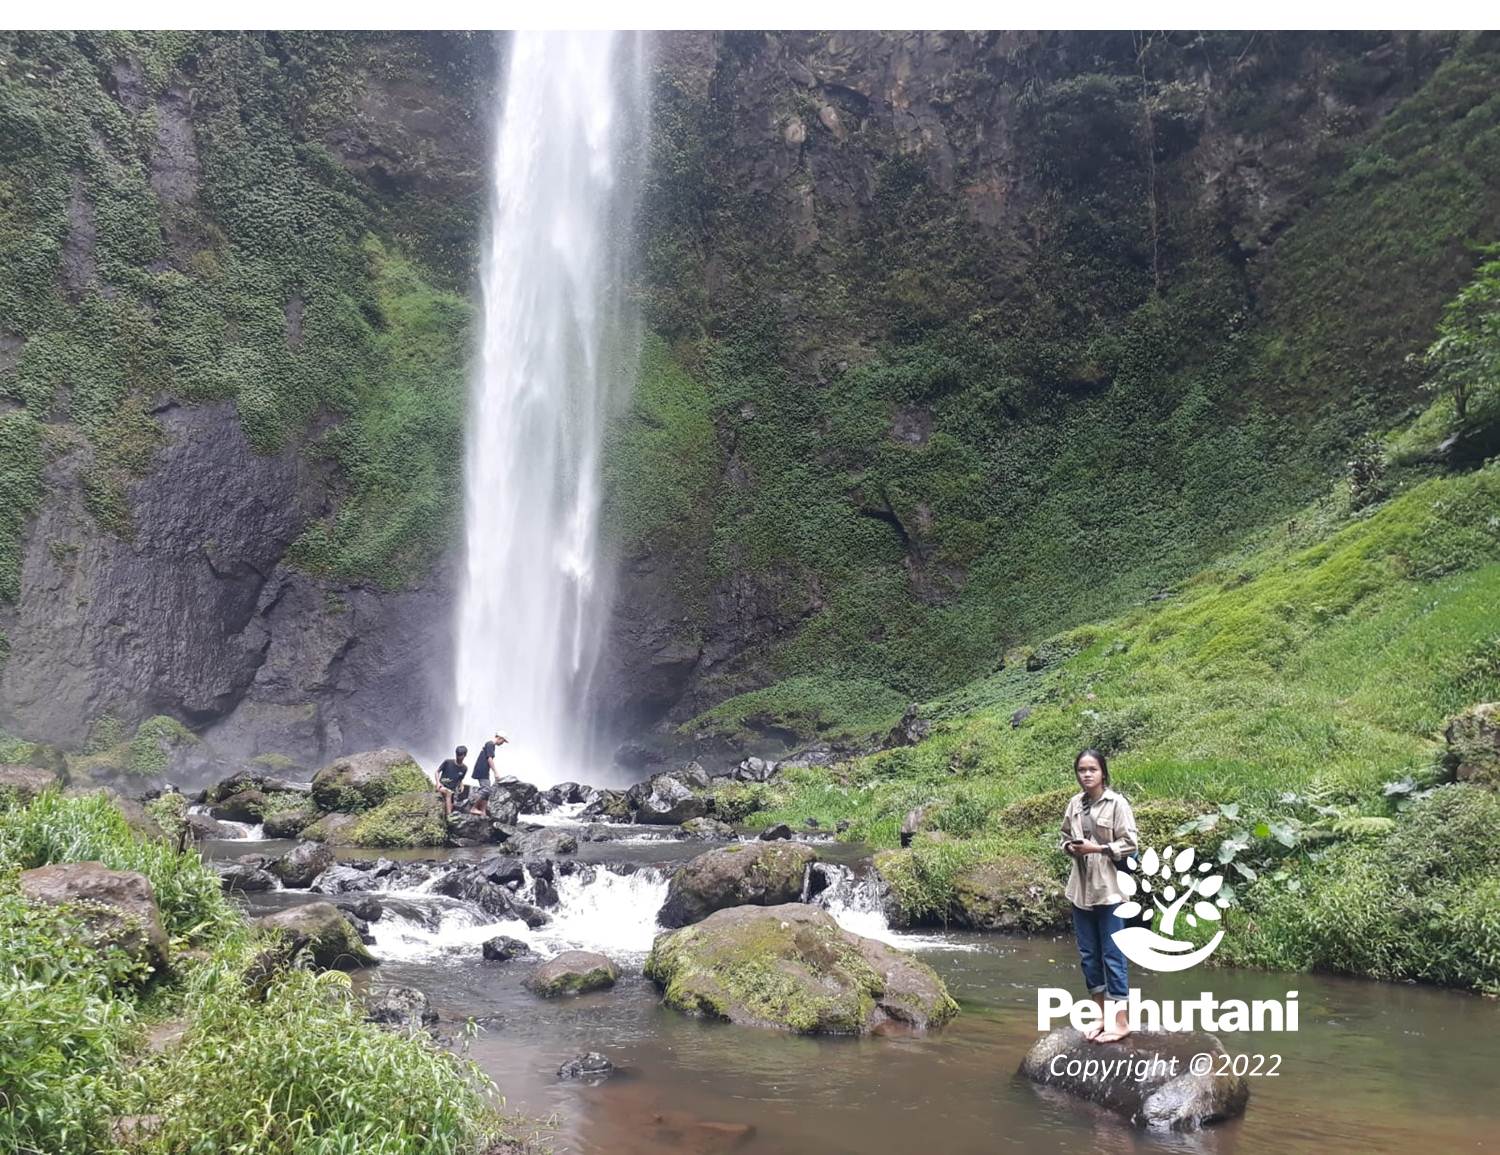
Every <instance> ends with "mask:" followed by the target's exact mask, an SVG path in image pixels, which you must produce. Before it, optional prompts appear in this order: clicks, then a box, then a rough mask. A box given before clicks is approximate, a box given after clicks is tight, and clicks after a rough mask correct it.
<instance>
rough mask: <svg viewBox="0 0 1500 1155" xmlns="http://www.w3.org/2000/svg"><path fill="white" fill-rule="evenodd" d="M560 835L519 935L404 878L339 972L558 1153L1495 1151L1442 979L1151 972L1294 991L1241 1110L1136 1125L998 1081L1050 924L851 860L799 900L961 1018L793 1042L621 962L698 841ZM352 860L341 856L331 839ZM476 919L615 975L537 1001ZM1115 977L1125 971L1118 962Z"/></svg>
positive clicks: (1026, 1029)
mask: <svg viewBox="0 0 1500 1155" xmlns="http://www.w3.org/2000/svg"><path fill="white" fill-rule="evenodd" d="M615 833H617V834H621V835H624V838H623V840H619V841H609V842H584V843H582V845H581V847H580V853H579V855H578V856H577V858H578V860H579V861H582V862H585V863H587V864H589V866H588V868H587V869H586V870H585V871H584V872H583V874H587V875H591V876H592V877H590V878H588V879H587V880H585V879H584V878H583V875H582V874H580V875H574V876H572V877H569V878H559V880H558V890H559V896H560V907H559V909H557V910H556V911H554V913H553V921H552V923H550V924H549V925H548V926H545V927H542V928H540V929H539V930H537V931H534V932H533V931H528V930H527V929H526V928H525V927H524V926H523V925H522V924H521V923H519V922H516V921H508V922H505V923H503V924H502V923H496V921H495V920H494V919H492V918H490V917H489V916H487V915H483V914H481V913H479V912H478V911H475V910H472V909H470V908H467V907H465V906H464V905H463V904H462V903H460V902H458V901H457V900H453V899H446V898H442V897H439V896H437V895H432V894H428V893H426V892H425V887H426V885H427V884H426V883H422V882H418V883H416V884H414V885H412V884H408V885H405V886H403V887H402V888H401V893H399V894H395V895H378V897H381V898H383V899H385V900H386V904H387V913H386V915H385V916H384V917H383V918H382V919H380V920H378V921H377V922H375V923H374V924H372V928H371V929H372V932H373V935H374V938H375V943H374V945H373V946H372V947H371V949H372V951H373V952H374V953H375V954H376V955H377V956H379V957H380V958H381V959H382V965H381V966H380V967H379V968H378V969H377V970H371V971H367V972H364V973H362V974H361V975H358V976H356V983H357V984H358V985H360V986H373V987H377V988H378V987H380V986H383V985H391V984H400V985H410V986H415V987H418V988H419V989H421V990H423V991H425V992H426V993H427V995H428V996H429V997H430V999H431V1000H432V1003H433V1006H434V1008H435V1009H436V1010H437V1011H438V1012H439V1014H440V1016H441V1019H442V1022H441V1025H440V1029H441V1030H442V1031H444V1032H445V1033H448V1034H451V1035H455V1036H458V1037H460V1038H461V1037H462V1033H463V1032H462V1029H461V1028H462V1025H463V1024H464V1022H465V1021H466V1020H469V1019H472V1020H474V1021H475V1024H476V1028H477V1030H476V1033H475V1034H474V1035H473V1036H472V1037H471V1038H470V1039H468V1040H467V1041H466V1042H460V1043H459V1044H457V1045H459V1046H461V1047H462V1048H463V1049H465V1050H466V1051H467V1053H468V1054H469V1056H470V1057H471V1058H473V1059H474V1060H475V1061H476V1062H477V1063H478V1064H479V1066H480V1067H481V1068H482V1069H483V1070H484V1071H485V1072H486V1073H488V1074H489V1075H490V1076H491V1077H492V1078H493V1079H494V1080H495V1082H496V1083H497V1084H498V1085H499V1086H500V1087H501V1088H502V1089H503V1090H504V1092H505V1095H506V1097H507V1101H508V1104H509V1106H510V1107H512V1108H514V1109H516V1110H519V1111H521V1112H524V1113H525V1114H527V1115H529V1116H532V1117H534V1118H543V1119H548V1118H550V1119H551V1121H552V1123H553V1124H554V1126H553V1127H552V1128H551V1129H549V1130H547V1131H546V1132H544V1134H545V1136H546V1137H547V1139H548V1140H549V1141H550V1142H551V1143H552V1144H553V1147H554V1149H555V1150H557V1151H559V1152H576V1153H579V1155H606V1153H607V1155H635V1153H640V1155H668V1153H709V1152H717V1151H739V1152H746V1153H750V1155H757V1153H766V1155H770V1153H772V1152H776V1153H797V1152H808V1153H813V1152H816V1153H818V1155H844V1153H850V1155H852V1153H855V1152H859V1153H863V1155H883V1153H887V1152H889V1153H891V1155H896V1153H898V1152H900V1153H909V1152H919V1153H926V1152H944V1153H951V1155H967V1153H971V1152H972V1153H975V1155H978V1153H981V1152H994V1151H1002V1150H1004V1151H1012V1150H1013V1151H1025V1152H1076V1151H1079V1150H1088V1149H1092V1150H1110V1151H1120V1152H1156V1151H1187V1152H1209V1153H1230V1152H1257V1153H1259V1152H1299V1153H1304V1152H1305V1153H1311V1152H1360V1153H1369V1152H1384V1151H1390V1152H1398V1151H1399V1152H1409V1151H1418V1150H1420V1151H1425V1152H1459V1151H1486V1150H1497V1149H1500V1142H1497V1139H1496V1135H1497V1134H1500V1095H1497V1094H1496V1093H1495V1092H1496V1089H1497V1084H1500V1080H1497V1077H1496V1075H1497V1071H1500V1042H1497V1029H1500V1007H1497V1005H1496V1003H1495V1002H1493V1001H1490V1000H1484V999H1480V998H1478V997H1475V996H1470V995H1465V994H1461V993H1458V992H1453V991H1444V990H1437V989H1432V988H1425V987H1417V986H1402V985H1393V984H1387V983H1375V982H1366V981H1361V980H1355V979H1343V978H1337V977H1330V976H1313V975H1282V974H1274V973H1266V972H1252V971H1242V970H1235V969H1230V968H1209V969H1203V968H1200V969H1199V970H1198V971H1196V972H1193V973H1190V974H1188V975H1177V976H1173V975H1162V976H1151V977H1150V978H1149V979H1147V980H1146V982H1145V983H1144V985H1145V987H1146V991H1145V993H1146V994H1147V995H1148V996H1153V997H1158V998H1185V997H1193V996H1195V995H1197V994H1198V993H1199V992H1200V991H1202V990H1203V989H1205V988H1211V989H1212V990H1213V992H1214V993H1215V995H1216V996H1217V997H1219V998H1220V999H1225V998H1243V999H1251V998H1276V999H1281V998H1284V997H1285V995H1286V992H1287V991H1289V990H1295V991H1298V992H1299V1003H1300V1006H1301V1030H1300V1031H1299V1032H1297V1033H1293V1034H1263V1035H1237V1036H1236V1035H1226V1036H1223V1041H1224V1043H1225V1046H1226V1048H1227V1049H1228V1050H1229V1051H1230V1052H1231V1053H1235V1052H1247V1053H1261V1054H1267V1055H1270V1054H1277V1055H1280V1056H1281V1057H1282V1058H1281V1062H1280V1065H1279V1074H1278V1075H1277V1076H1275V1077H1270V1078H1266V1077H1262V1078H1258V1079H1254V1080H1252V1086H1251V1100H1250V1105H1249V1108H1248V1110H1247V1112H1246V1114H1245V1116H1244V1118H1243V1119H1240V1120H1236V1121H1233V1122H1230V1123H1227V1124H1223V1125H1221V1126H1217V1127H1212V1128H1208V1129H1206V1130H1204V1131H1202V1132H1199V1133H1196V1134H1191V1135H1163V1134H1149V1133H1146V1132H1142V1131H1137V1130H1134V1129H1132V1128H1130V1127H1129V1126H1127V1125H1125V1124H1124V1123H1122V1122H1120V1121H1119V1120H1118V1119H1117V1118H1116V1117H1114V1116H1112V1115H1109V1114H1107V1113H1105V1112H1103V1111H1100V1110H1098V1109H1095V1108H1093V1107H1090V1106H1088V1105H1086V1104H1082V1103H1080V1102H1078V1101H1076V1100H1073V1099H1071V1098H1068V1097H1066V1096H1062V1095H1059V1094H1056V1093H1054V1092H1049V1091H1044V1090H1041V1089H1038V1088H1036V1087H1034V1086H1032V1085H1031V1084H1029V1083H1027V1082H1024V1081H1022V1080H1020V1079H1018V1078H1017V1077H1015V1074H1014V1072H1015V1070H1016V1067H1017V1065H1018V1064H1019V1063H1020V1061H1021V1057H1022V1056H1023V1055H1024V1054H1025V1052H1026V1050H1027V1048H1028V1047H1029V1046H1030V1045H1031V1044H1032V1043H1033V1042H1034V1041H1035V1040H1036V1037H1037V1034H1036V1029H1035V1015H1036V1009H1035V1008H1036V991H1037V988H1038V987H1040V986H1067V987H1071V988H1074V989H1076V988H1077V980H1078V972H1077V963H1076V955H1075V953H1074V948H1073V943H1072V940H1071V939H1070V938H1056V939H1049V938H1021V937H1011V936H1005V935H979V934H970V933H941V934H938V933H926V934H921V935H901V934H897V933H895V932H892V931H890V930H889V929H888V928H887V927H885V925H884V920H883V919H882V918H881V917H880V915H879V914H878V912H877V911H875V910H873V909H859V908H860V907H861V906H864V907H872V906H873V905H874V904H873V902H861V901H860V895H861V894H862V893H867V889H868V888H864V889H863V890H862V884H861V883H860V881H859V878H858V876H857V875H854V874H849V875H845V874H844V873H843V872H839V874H840V876H841V877H842V878H843V879H844V881H843V882H839V883H836V885H835V886H834V887H831V888H830V889H829V891H827V892H825V894H824V895H822V896H820V897H819V898H818V899H816V900H815V901H820V902H826V903H829V904H830V906H829V909H830V912H831V913H833V914H834V916H835V917H836V918H838V919H839V920H840V922H841V923H843V924H844V925H845V926H847V927H849V928H851V929H855V930H857V931H859V932H860V933H866V934H869V933H875V934H878V935H880V936H881V937H886V938H889V939H891V940H892V941H895V942H897V943H899V944H901V945H904V946H907V947H909V948H912V949H914V950H916V951H917V953H919V954H920V955H921V956H922V957H923V958H924V959H925V960H926V961H927V962H928V963H930V964H931V965H932V966H933V967H934V968H935V969H936V970H937V971H938V973H939V974H941V975H942V976H943V978H944V979H945V980H946V982H947V983H948V986H949V990H950V991H951V992H952V994H953V995H954V997H955V998H956V999H958V1001H959V1003H960V1005H961V1007H962V1013H961V1014H960V1015H959V1017H958V1018H957V1019H956V1020H955V1021H954V1022H953V1023H952V1024H950V1025H949V1026H948V1027H946V1028H945V1029H943V1030H941V1031H936V1032H932V1033H931V1034H928V1035H925V1036H922V1035H915V1036H912V1035H908V1036H894V1037H879V1038H869V1039H846V1038H799V1037H793V1036H786V1035H780V1034H775V1033H770V1032H761V1031H756V1030H752V1029H748V1028H742V1027H735V1026H731V1025H728V1024H721V1023H711V1022H703V1021H699V1020H694V1019H689V1018H687V1017H685V1016H682V1015H680V1014H678V1013H676V1012H674V1011H670V1010H667V1009H665V1008H663V1007H662V1006H661V1005H660V1003H659V999H658V996H657V993H656V991H655V989H654V988H653V987H652V986H651V984H650V983H648V982H647V981H646V980H645V979H644V978H643V977H642V976H641V974H640V964H641V962H642V961H643V960H644V957H645V953H646V951H647V950H648V949H649V947H650V942H651V938H652V936H653V934H654V933H655V932H656V927H655V911H656V908H657V906H658V905H659V904H660V902H661V900H662V897H663V896H664V894H665V889H666V881H665V877H666V872H667V871H668V870H669V869H670V868H671V866H672V865H673V863H674V862H676V861H679V860H681V859H683V858H686V857H690V856H692V855H694V854H698V853H701V852H702V851H703V850H704V849H705V847H704V845H703V844H702V843H685V842H679V841H675V840H669V839H663V838H660V837H653V836H652V835H651V833H650V832H648V831H645V830H643V828H630V829H628V830H624V831H616V832H615ZM290 845H291V844H290V843H264V842H263V843H247V842H238V843H219V844H215V845H213V846H211V847H210V852H211V853H214V854H218V855H232V854H237V853H243V852H244V851H246V850H251V849H253V850H255V851H258V852H264V853H274V852H277V851H279V850H280V849H281V848H283V847H289V846H290ZM819 851H820V857H821V858H822V859H823V860H824V861H831V862H834V863H840V862H843V863H853V862H855V861H856V860H857V859H858V858H859V857H860V848H858V847H850V846H847V845H843V844H837V843H825V844H821V845H820V846H819ZM484 853H485V852H484V851H481V850H474V851H452V852H432V851H426V852H409V853H406V854H391V855H388V856H389V857H391V858H394V859H398V860H430V859H433V858H434V857H437V856H439V855H440V856H441V857H443V858H445V859H450V860H451V859H458V860H462V859H467V858H479V857H483V856H484ZM355 856H361V857H369V856H371V855H369V854H368V852H353V853H351V855H349V857H351V858H352V857H355ZM320 897H322V896H318V895H310V894H308V893H307V892H301V891H278V892H273V893H270V894H264V895H251V896H248V897H247V899H246V901H247V903H248V904H249V905H250V907H251V908H252V910H264V909H267V908H273V907H279V906H283V905H286V904H288V903H295V902H304V901H308V900H309V899H314V898H320ZM497 933H506V934H511V935H514V936H515V937H518V938H522V939H525V940H526V941H528V942H530V943H531V944H532V945H533V946H534V947H535V949H536V950H537V951H539V952H540V953H542V954H551V953H555V952H556V951H558V950H562V949H568V948H571V947H582V948H585V949H596V950H603V951H604V952H605V953H607V954H609V955H610V956H611V957H612V958H614V959H615V961H616V962H617V963H619V964H620V966H621V969H622V971H623V972H624V974H623V976H622V978H621V981H620V982H619V984H618V985H617V986H616V987H615V988H614V989H613V990H610V991H607V992H600V993H596V994H591V995H584V996H581V997H575V998H570V999H561V1000H543V999H539V998H537V997H535V996H533V995H531V994H530V993H529V992H527V991H526V990H525V989H524V988H523V986H522V980H523V979H524V978H525V976H526V975H527V973H528V972H529V971H530V969H531V967H532V965H534V962H535V960H532V961H531V962H528V961H527V960H524V959H523V960H517V961H513V962H509V963H495V962H489V961H486V960H484V959H483V958H482V956H481V952H480V944H481V943H482V942H483V941H484V940H485V939H486V938H489V937H491V936H493V935H494V934H497ZM1137 981H1139V978H1138V979H1137ZM583 1051H600V1052H603V1053H604V1054H605V1055H607V1056H608V1057H609V1059H610V1060H611V1061H612V1062H613V1063H615V1065H616V1066H617V1068H619V1070H618V1072H617V1073H616V1074H615V1075H614V1077H612V1078H611V1079H609V1080H607V1081H605V1082H603V1083H601V1084H598V1085H593V1086H590V1085H587V1084H582V1083H577V1082H564V1081H560V1080H559V1079H558V1078H557V1075H556V1071H557V1068H558V1066H559V1065H560V1064H561V1063H563V1062H564V1061H566V1060H567V1059H570V1058H572V1057H573V1056H575V1055H577V1054H579V1053H580V1052H583Z"/></svg>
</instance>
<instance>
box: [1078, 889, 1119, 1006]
mask: <svg viewBox="0 0 1500 1155" xmlns="http://www.w3.org/2000/svg"><path fill="white" fill-rule="evenodd" d="M1116 905H1117V904H1116V903H1113V902H1110V903H1105V904H1103V905H1101V906H1075V907H1073V933H1074V934H1075V935H1077V936H1078V961H1079V962H1080V963H1082V964H1083V981H1084V982H1086V983H1087V984H1088V987H1089V993H1090V994H1094V995H1097V994H1104V995H1106V997H1108V998H1111V999H1123V998H1126V997H1127V996H1128V995H1129V994H1130V973H1129V971H1128V970H1127V969H1126V965H1125V956H1124V955H1123V954H1121V953H1120V948H1119V947H1117V946H1116V945H1115V940H1114V933H1115V931H1117V930H1119V929H1120V928H1121V927H1123V926H1124V925H1125V920H1124V919H1122V918H1120V917H1118V916H1117V915H1116V914H1115V907H1116Z"/></svg>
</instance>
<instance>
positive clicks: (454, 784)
mask: <svg viewBox="0 0 1500 1155" xmlns="http://www.w3.org/2000/svg"><path fill="white" fill-rule="evenodd" d="M468 753H469V748H468V747H467V746H460V747H458V749H456V750H454V751H453V757H452V758H449V759H447V760H446V761H444V763H443V764H442V765H441V766H439V767H438V769H437V792H438V797H439V798H441V799H442V800H443V814H444V815H451V814H452V813H453V800H454V798H455V796H457V795H458V792H459V788H460V787H461V786H463V782H464V775H466V774H468V772H469V768H468V767H467V766H465V765H464V757H465V756H466V755H467V754H468Z"/></svg>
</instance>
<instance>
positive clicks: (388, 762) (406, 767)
mask: <svg viewBox="0 0 1500 1155" xmlns="http://www.w3.org/2000/svg"><path fill="white" fill-rule="evenodd" d="M424 789H425V790H428V791H431V790H432V784H431V783H430V782H429V781H428V779H427V775H425V774H423V773H422V768H421V767H420V766H418V765H417V760H416V759H415V758H413V757H412V756H411V755H410V754H408V753H407V752H406V751H405V750H397V749H394V748H387V749H383V750H367V751H365V752H364V753H362V754H350V755H347V756H346V757H343V758H339V759H336V760H335V761H333V762H330V763H329V764H328V765H327V766H324V767H323V768H322V769H321V770H319V771H318V772H317V773H316V774H314V775H313V780H312V796H313V801H314V802H315V803H316V804H317V806H318V809H320V810H336V811H342V812H344V813H355V812H358V811H361V810H373V809H374V808H375V807H377V806H379V805H380V804H381V803H383V802H385V801H386V800H387V799H389V798H392V797H394V796H395V795H397V794H404V793H408V792H411V791H415V790H424Z"/></svg>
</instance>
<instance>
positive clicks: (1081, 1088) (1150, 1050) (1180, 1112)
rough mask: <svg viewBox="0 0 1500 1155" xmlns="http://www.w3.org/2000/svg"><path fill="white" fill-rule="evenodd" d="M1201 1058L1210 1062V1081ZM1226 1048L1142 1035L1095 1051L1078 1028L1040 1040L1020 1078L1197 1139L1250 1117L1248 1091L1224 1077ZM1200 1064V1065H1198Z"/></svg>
mask: <svg viewBox="0 0 1500 1155" xmlns="http://www.w3.org/2000/svg"><path fill="white" fill-rule="evenodd" d="M1195 1055H1209V1056H1211V1057H1212V1058H1211V1062H1210V1069H1209V1071H1208V1072H1207V1073H1206V1074H1197V1073H1194V1071H1193V1070H1192V1060H1193V1056H1195ZM1223 1055H1224V1046H1223V1044H1222V1043H1220V1042H1219V1040H1218V1039H1217V1038H1216V1037H1215V1036H1213V1035H1208V1034H1202V1033H1194V1032H1184V1031H1137V1032H1136V1033H1135V1034H1133V1035H1130V1036H1128V1037H1126V1038H1124V1039H1122V1040H1120V1041H1119V1042H1114V1043H1093V1042H1090V1041H1089V1040H1087V1039H1085V1038H1084V1037H1083V1035H1082V1034H1081V1033H1080V1032H1078V1031H1075V1030H1074V1029H1073V1028H1072V1027H1061V1028H1059V1029H1057V1030H1054V1031H1052V1032H1050V1033H1049V1034H1046V1035H1044V1036H1042V1037H1041V1038H1040V1039H1038V1040H1037V1041H1036V1044H1035V1045H1034V1046H1033V1047H1032V1048H1031V1050H1030V1051H1028V1052H1027V1054H1026V1057H1025V1058H1024V1059H1023V1060H1022V1061H1021V1074H1022V1075H1024V1076H1025V1077H1026V1078H1028V1079H1030V1080H1031V1081H1032V1082H1034V1083H1040V1084H1041V1085H1043V1086H1046V1087H1055V1088H1056V1089H1058V1090H1060V1091H1065V1092H1067V1093H1068V1094H1070V1095H1076V1096H1078V1097H1079V1098H1080V1099H1087V1100H1088V1101H1089V1102H1091V1103H1097V1104H1098V1105H1099V1106H1101V1107H1107V1108H1108V1109H1109V1110H1111V1111H1115V1112H1117V1113H1118V1114H1120V1115H1123V1116H1124V1117H1125V1118H1126V1119H1128V1120H1129V1121H1130V1122H1131V1123H1133V1124H1135V1125H1136V1126H1138V1127H1149V1128H1151V1129H1153V1130H1170V1131H1196V1130H1197V1129H1198V1128H1200V1127H1202V1126H1204V1125H1205V1124H1209V1123H1217V1122H1220V1121H1222V1120H1225V1119H1233V1118H1235V1117H1236V1116H1238V1115H1243V1114H1244V1113H1245V1104H1246V1103H1248V1102H1249V1101H1250V1083H1249V1080H1248V1079H1246V1078H1245V1076H1244V1075H1232V1074H1220V1073H1219V1067H1220V1062H1219V1060H1220V1058H1221V1057H1222V1056H1223ZM1200 1062H1201V1060H1200Z"/></svg>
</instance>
